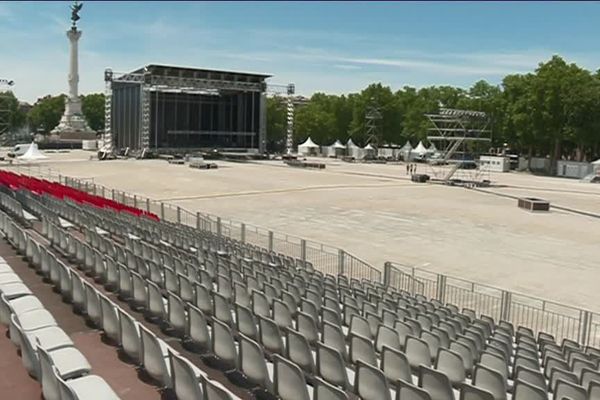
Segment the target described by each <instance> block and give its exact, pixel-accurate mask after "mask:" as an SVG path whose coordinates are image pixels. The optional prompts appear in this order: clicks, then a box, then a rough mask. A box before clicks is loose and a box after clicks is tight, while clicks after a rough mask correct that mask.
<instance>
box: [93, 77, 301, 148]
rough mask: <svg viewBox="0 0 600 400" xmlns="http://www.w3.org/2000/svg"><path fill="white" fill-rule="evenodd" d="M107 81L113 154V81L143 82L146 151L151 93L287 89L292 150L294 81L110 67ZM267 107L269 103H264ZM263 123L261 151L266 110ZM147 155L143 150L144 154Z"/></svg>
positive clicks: (108, 139)
mask: <svg viewBox="0 0 600 400" xmlns="http://www.w3.org/2000/svg"><path fill="white" fill-rule="evenodd" d="M104 82H105V91H104V93H105V105H104V115H105V116H104V121H105V122H104V134H103V136H102V139H103V143H104V145H103V148H102V149H101V150H102V151H103V152H104V153H105V154H113V153H114V151H115V146H114V141H113V132H112V90H113V89H112V87H113V83H136V84H139V85H140V99H141V121H140V139H139V140H140V143H139V147H140V149H142V152H144V151H145V150H147V149H149V148H150V104H151V93H155V92H169V91H173V90H175V91H177V92H178V93H195V94H198V93H201V94H213V95H218V94H219V93H220V92H221V91H224V92H226V91H240V92H258V93H267V92H269V93H277V94H281V93H285V94H286V95H287V148H288V152H289V151H290V150H291V139H292V134H293V119H294V105H293V103H292V100H293V95H294V93H295V85H294V84H293V83H290V84H287V85H278V84H267V83H265V82H244V81H228V80H222V79H206V78H196V77H175V76H161V75H155V74H152V73H150V72H149V71H148V72H146V71H144V72H142V73H122V72H113V71H112V69H110V68H108V69H106V70H105V71H104ZM261 107H264V109H265V110H266V100H265V104H262V105H261ZM260 118H261V119H264V120H261V123H260V124H259V126H260V131H259V151H260V152H264V151H266V147H265V146H266V112H264V113H261V115H260ZM142 155H143V154H142Z"/></svg>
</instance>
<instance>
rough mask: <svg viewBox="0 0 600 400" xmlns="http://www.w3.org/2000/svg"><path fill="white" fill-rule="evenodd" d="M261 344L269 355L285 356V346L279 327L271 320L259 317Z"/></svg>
mask: <svg viewBox="0 0 600 400" xmlns="http://www.w3.org/2000/svg"><path fill="white" fill-rule="evenodd" d="M258 332H259V337H260V343H261V344H262V345H263V346H264V348H265V350H267V351H268V352H269V353H276V354H283V353H284V346H283V339H282V336H281V331H280V330H279V327H278V326H277V324H276V323H275V321H273V320H272V319H269V318H264V317H258Z"/></svg>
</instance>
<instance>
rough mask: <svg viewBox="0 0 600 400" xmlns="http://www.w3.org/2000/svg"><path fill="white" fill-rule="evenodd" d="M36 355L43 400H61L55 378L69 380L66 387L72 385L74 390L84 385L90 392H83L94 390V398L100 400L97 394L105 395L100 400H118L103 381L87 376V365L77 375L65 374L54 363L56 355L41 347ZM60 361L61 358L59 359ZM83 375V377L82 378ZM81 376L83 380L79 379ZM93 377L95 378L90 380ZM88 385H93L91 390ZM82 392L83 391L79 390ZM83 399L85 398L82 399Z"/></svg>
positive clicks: (88, 370) (92, 391) (88, 369)
mask: <svg viewBox="0 0 600 400" xmlns="http://www.w3.org/2000/svg"><path fill="white" fill-rule="evenodd" d="M71 349H72V350H75V349H74V348H71ZM37 354H38V355H39V362H40V376H41V379H40V383H41V384H42V394H43V395H44V399H45V400H62V398H63V397H62V396H61V391H60V387H59V382H58V379H57V378H62V379H64V380H67V379H69V381H68V382H69V383H68V385H69V386H71V385H73V386H74V388H75V389H77V388H78V386H79V387H81V386H82V384H83V385H85V386H86V389H91V390H86V391H85V392H87V393H94V390H96V392H95V393H94V398H101V397H98V395H99V394H104V395H106V397H102V398H106V399H110V400H112V399H118V398H119V397H118V396H117V395H116V394H115V393H114V392H113V391H112V389H110V386H108V385H107V384H106V382H104V380H102V382H103V384H102V383H99V380H98V379H101V378H99V377H96V376H95V375H87V374H88V373H89V372H90V370H91V368H90V367H89V364H88V368H87V370H86V371H81V372H79V373H77V374H71V375H68V374H65V373H64V372H63V371H61V370H60V367H59V365H58V364H57V363H56V361H57V360H58V358H57V355H56V354H53V353H51V352H47V351H46V350H44V349H43V348H41V347H38V348H37ZM61 359H62V357H61ZM84 375H85V376H84ZM82 376H83V378H81V377H82ZM92 377H95V378H92ZM80 379H85V380H86V381H81V380H80ZM84 382H85V383H84ZM88 385H93V386H94V387H93V388H89V386H88ZM81 391H83V390H81ZM83 398H85V397H83ZM65 399H66V398H65Z"/></svg>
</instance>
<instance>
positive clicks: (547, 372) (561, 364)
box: [544, 355, 570, 379]
mask: <svg viewBox="0 0 600 400" xmlns="http://www.w3.org/2000/svg"><path fill="white" fill-rule="evenodd" d="M554 369H561V370H563V371H569V370H570V368H569V364H567V362H566V361H564V360H563V359H561V358H558V357H555V356H553V355H550V356H548V357H547V358H546V361H545V362H544V376H545V377H546V378H547V379H550V376H551V375H552V370H554Z"/></svg>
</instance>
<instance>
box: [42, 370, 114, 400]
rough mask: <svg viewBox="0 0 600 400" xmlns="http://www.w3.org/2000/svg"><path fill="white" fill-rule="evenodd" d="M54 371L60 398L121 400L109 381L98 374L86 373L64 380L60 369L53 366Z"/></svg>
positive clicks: (67, 399)
mask: <svg viewBox="0 0 600 400" xmlns="http://www.w3.org/2000/svg"><path fill="white" fill-rule="evenodd" d="M52 373H53V375H54V378H55V379H56V382H57V384H58V391H59V393H60V400H79V399H92V398H95V399H104V400H119V399H120V397H119V396H117V394H116V393H115V392H114V390H113V389H112V388H111V387H110V385H109V384H108V383H106V381H105V380H104V379H102V378H101V377H100V376H98V375H86V376H82V377H81V378H77V379H70V380H68V381H65V380H63V379H62V378H61V377H60V376H59V375H58V370H57V369H56V368H54V367H53V368H52Z"/></svg>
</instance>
